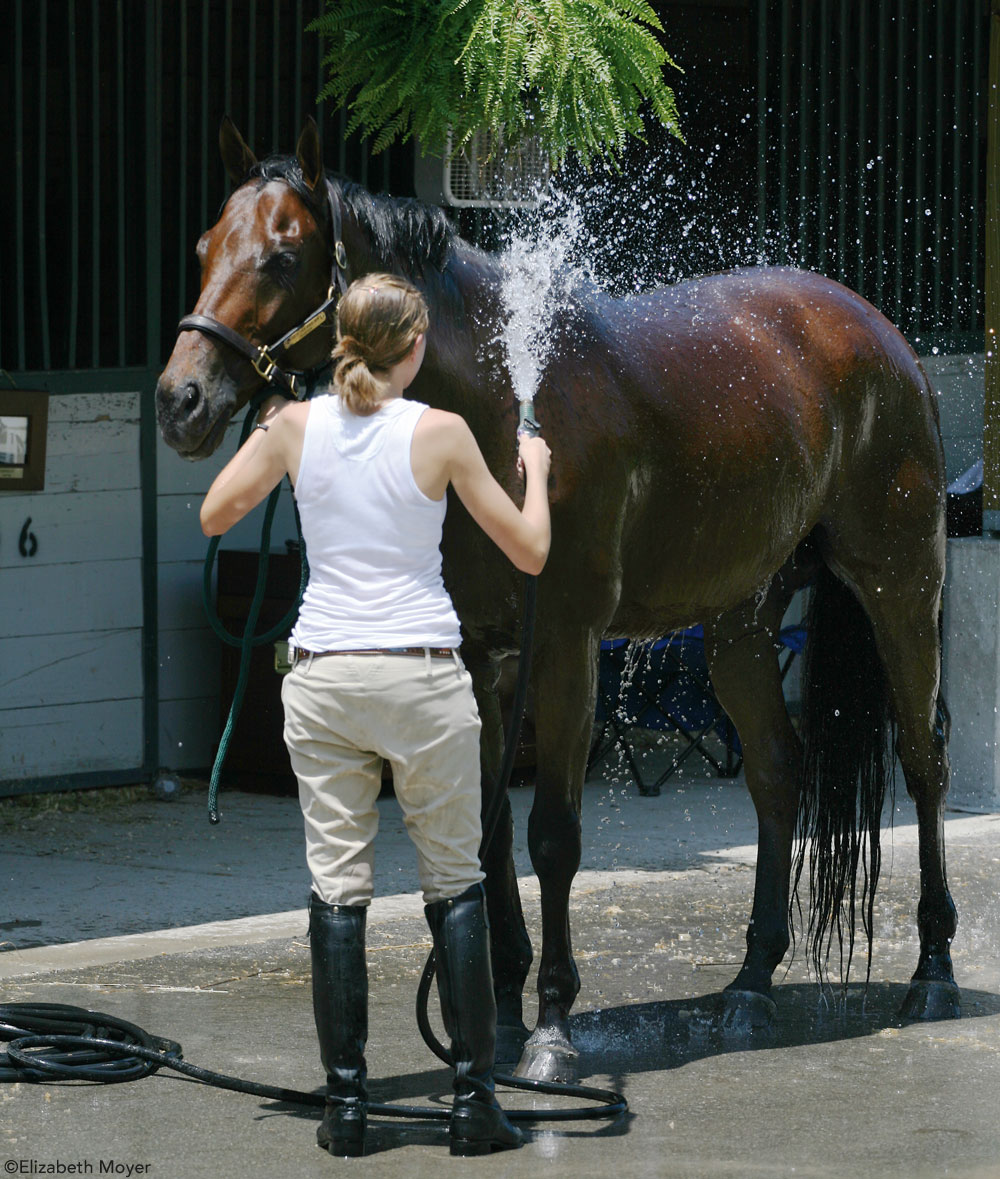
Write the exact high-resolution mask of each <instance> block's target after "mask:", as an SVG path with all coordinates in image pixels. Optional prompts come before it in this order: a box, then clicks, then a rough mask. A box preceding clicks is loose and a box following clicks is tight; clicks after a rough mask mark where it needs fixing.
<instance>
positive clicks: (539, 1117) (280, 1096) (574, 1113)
mask: <svg viewBox="0 0 1000 1179" xmlns="http://www.w3.org/2000/svg"><path fill="white" fill-rule="evenodd" d="M535 591H536V582H535V578H533V577H526V578H525V592H524V617H523V619H522V634H521V656H520V663H519V666H518V675H517V683H516V686H515V689H514V702H513V711H512V715H511V721H510V725H509V727H508V731H507V734H506V744H505V747H504V755H503V759H502V761H501V766H500V776H499V779H498V782H497V788H496V790H495V791H494V795H493V799H492V803H491V807H490V811H489V813H488V815H486V816H485V817H484V820H483V831H484V836H483V843H482V848H483V849H484V850H485V848H486V847H488V846H489V842H490V840H491V839H492V838H493V834H494V832H495V830H496V824H497V821H498V819H499V817H500V813H501V810H502V807H503V801H504V798H505V796H506V792H507V787H508V785H509V783H510V776H511V773H512V771H513V768H514V758H515V756H516V754H517V744H518V740H519V738H520V732H521V723H522V720H523V718H524V708H525V703H526V701H527V693H528V678H529V673H530V665H531V645H532V640H533V637H534V621H535V620H534V615H535ZM433 979H434V952H433V951H431V954H430V956H429V957H428V959H427V962H426V964H425V966H424V971H423V974H422V975H421V979H420V984H419V986H418V988H417V1024H418V1026H419V1027H420V1032H421V1035H422V1036H423V1038H424V1042H425V1043H426V1044H427V1046H428V1048H430V1050H431V1051H432V1052H433V1053H434V1054H435V1056H437V1057H439V1059H441V1060H442V1061H444V1062H445V1064H448V1065H452V1064H453V1063H454V1062H453V1060H452V1058H451V1055H450V1053H449V1052H448V1051H447V1050H446V1049H445V1048H444V1047H443V1046H442V1045H441V1044H440V1043H439V1042H438V1040H437V1038H436V1036H435V1035H434V1032H433V1031H432V1029H431V1026H430V1020H429V1019H428V1014H427V1002H428V997H429V995H430V989H431V983H432V981H433ZM0 1042H6V1043H7V1051H6V1053H5V1054H0V1082H2V1081H12V1082H29V1083H36V1084H38V1083H43V1082H51V1081H56V1080H60V1081H91V1082H94V1081H96V1082H99V1083H101V1084H106V1085H113V1084H120V1083H122V1082H124V1081H137V1080H140V1079H141V1078H143V1077H148V1076H151V1075H152V1074H153V1073H156V1072H158V1071H159V1070H160V1069H161V1068H167V1069H171V1070H172V1071H173V1072H177V1073H181V1074H183V1075H184V1076H186V1077H190V1078H191V1079H192V1080H195V1081H200V1082H202V1083H203V1084H206V1085H212V1086H214V1087H215V1088H218V1089H231V1090H233V1091H234V1092H237V1093H248V1094H250V1095H252V1096H255V1097H265V1098H268V1099H269V1100H271V1101H284V1102H289V1103H291V1104H294V1105H310V1106H316V1107H318V1108H322V1107H323V1106H324V1105H325V1104H326V1100H327V1098H326V1096H325V1095H324V1094H321V1093H304V1092H301V1091H300V1090H297V1089H284V1088H280V1087H277V1086H274V1085H260V1084H257V1083H256V1082H255V1081H244V1080H242V1079H241V1078H239V1077H230V1076H227V1075H226V1074H225V1073H219V1072H214V1071H213V1070H211V1069H205V1068H200V1067H199V1066H198V1065H194V1064H189V1063H188V1062H187V1061H186V1060H184V1058H183V1052H182V1049H181V1046H180V1044H178V1043H176V1041H174V1040H165V1039H163V1038H162V1037H160V1036H152V1035H150V1034H149V1033H148V1032H146V1031H144V1030H143V1029H142V1028H140V1027H137V1026H136V1025H135V1024H131V1023H129V1022H128V1021H127V1020H124V1019H118V1018H117V1017H116V1016H113V1015H105V1014H102V1013H101V1012H98V1011H88V1010H86V1009H85V1008H82V1007H71V1006H66V1005H64V1004H60V1003H5V1004H0ZM494 1077H495V1080H496V1081H497V1082H498V1083H499V1084H502V1085H505V1086H507V1087H509V1088H512V1089H521V1090H526V1091H528V1092H531V1093H540V1094H544V1095H550V1096H558V1097H578V1098H581V1099H583V1100H585V1101H590V1102H595V1103H596V1106H595V1105H591V1106H584V1107H580V1108H574V1109H548V1110H534V1109H531V1110H529V1109H513V1110H505V1111H504V1112H505V1113H506V1114H507V1116H508V1117H509V1118H511V1120H513V1121H521V1122H534V1121H553V1122H566V1121H581V1120H584V1119H590V1118H603V1117H616V1116H617V1115H618V1114H621V1113H624V1112H625V1111H626V1110H627V1109H628V1103H627V1102H626V1100H625V1098H624V1097H623V1096H622V1095H621V1094H620V1093H615V1092H613V1091H612V1090H610V1089H595V1088H591V1087H590V1086H586V1085H564V1084H561V1083H556V1082H553V1081H534V1080H525V1079H522V1078H520V1077H512V1076H507V1075H505V1074H501V1073H495V1074H494ZM368 1110H369V1112H370V1113H371V1114H373V1115H375V1116H376V1117H385V1118H410V1119H423V1120H433V1121H447V1120H448V1119H449V1118H450V1116H451V1110H450V1109H449V1107H447V1106H437V1107H434V1106H412V1105H387V1104H384V1103H380V1102H369V1103H368Z"/></svg>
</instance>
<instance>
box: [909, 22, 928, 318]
mask: <svg viewBox="0 0 1000 1179" xmlns="http://www.w3.org/2000/svg"><path fill="white" fill-rule="evenodd" d="M914 9H915V19H916V22H917V61H916V85H915V89H916V94H915V103H914V105H915V114H916V123H915V126H914V143H913V206H912V207H913V311H914V315H915V326H916V327H918V328H921V329H923V328H924V327H925V326H927V319H926V316H925V315H924V200H925V197H924V151H925V150H926V145H927V140H926V131H925V127H924V70H925V63H924V58H925V56H926V53H927V38H926V31H925V25H924V16H925V10H924V6H923V5H922V4H917V5H915V6H914Z"/></svg>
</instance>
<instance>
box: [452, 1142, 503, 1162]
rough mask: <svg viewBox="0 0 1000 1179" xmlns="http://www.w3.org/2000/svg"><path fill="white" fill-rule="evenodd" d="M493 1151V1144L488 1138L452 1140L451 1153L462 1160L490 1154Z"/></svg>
mask: <svg viewBox="0 0 1000 1179" xmlns="http://www.w3.org/2000/svg"><path fill="white" fill-rule="evenodd" d="M492 1150H493V1143H492V1142H490V1140H489V1139H488V1138H478V1139H477V1138H452V1140H451V1153H452V1154H453V1155H456V1156H457V1157H460V1158H472V1157H473V1156H475V1155H480V1154H489V1153H490V1152H491V1151H492Z"/></svg>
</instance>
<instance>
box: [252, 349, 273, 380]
mask: <svg viewBox="0 0 1000 1179" xmlns="http://www.w3.org/2000/svg"><path fill="white" fill-rule="evenodd" d="M250 363H251V364H252V365H253V367H254V369H255V371H256V372H257V375H258V376H261V377H263V378H264V380H265V381H267V383H268V384H269V385H271V384H273V383H274V373H275V371H276V370H277V368H278V366H277V365H276V364H275V363H274V361H273V360H272V359H271V357H270V356H269V355H268V351H267V349H266V348H261V349H260V351H259V352H258V353H257V355H256V356H255V357H254V358H253V360H251V361H250ZM262 365H263V366H264V367H261V366H262Z"/></svg>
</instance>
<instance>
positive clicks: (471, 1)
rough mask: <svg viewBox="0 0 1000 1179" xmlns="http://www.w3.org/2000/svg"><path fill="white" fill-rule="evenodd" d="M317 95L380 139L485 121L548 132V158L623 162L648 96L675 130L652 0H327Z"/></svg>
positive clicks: (435, 137) (427, 135) (428, 144)
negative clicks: (571, 155) (343, 109)
mask: <svg viewBox="0 0 1000 1179" xmlns="http://www.w3.org/2000/svg"><path fill="white" fill-rule="evenodd" d="M309 28H310V30H312V31H314V32H317V33H319V34H321V36H322V37H323V38H324V41H325V50H326V52H325V56H324V63H325V65H326V71H327V83H326V85H325V87H324V88H323V91H322V94H321V95H320V97H321V98H323V99H332V100H333V102H334V104H335V105H336V106H337V107H342V106H346V107H347V108H348V111H349V112H350V117H349V119H348V124H347V131H348V134H352V133H354V132H355V131H358V132H360V133H361V134H363V135H366V136H369V137H371V138H372V140H373V144H372V147H373V150H374V151H376V152H379V151H382V150H383V149H384V148H386V147H388V146H389V144H390V143H392V142H394V141H395V140H396V139H401V140H402V141H403V142H406V140H408V139H409V138H410V137H411V136H413V135H416V136H417V137H418V138H419V140H420V143H421V146H422V148H423V150H424V151H427V152H431V153H434V154H440V153H441V152H442V151H443V150H444V149H445V145H446V142H447V137H448V133H449V131H450V132H451V136H452V147H453V149H456V150H457V149H458V148H461V147H462V146H463V145H464V144H465V143H467V142H468V141H469V139H471V137H472V135H473V134H474V133H475V132H476V131H477V130H481V129H482V130H487V131H489V132H492V133H493V134H494V135H496V134H497V133H499V131H500V130H501V128H502V129H503V134H504V136H505V138H506V139H507V140H513V139H517V138H520V137H521V136H523V135H525V134H532V135H536V136H538V137H539V139H540V140H541V143H542V146H543V149H544V150H545V151H546V152H547V153H548V155H549V158H550V160H551V161H552V163H553V165H558V164H560V163H562V161H563V160H564V159H565V158H566V156H567V154H568V153H569V152H570V151H571V150H573V151H575V152H576V153H577V155H578V156H579V157H580V159H581V160H582V161H583V163H584V164H585V165H587V164H589V163H591V161H593V160H594V159H606V160H610V161H615V160H617V158H618V157H619V156H620V154H621V152H622V149H623V148H624V146H625V143H626V140H627V138H628V137H629V136H634V137H636V138H638V139H642V138H643V137H644V128H643V119H642V114H641V108H642V105H643V103H644V102H646V103H648V104H649V110H650V112H651V113H652V115H653V117H655V118H656V119H657V120H658V121H659V122H660V123H662V124H663V126H664V127H667V128H668V129H669V130H670V131H671V132H673V134H675V135H677V136H678V137H680V128H679V123H678V116H677V106H676V103H675V101H674V95H673V91H672V90H671V89H670V87H669V86H667V84H666V82H665V81H664V76H663V75H664V68H665V67H667V66H672V67H674V68H677V67H676V63H675V62H674V61H673V60H672V59H671V58H670V56H669V55H668V54H667V53H666V51H665V50H664V49H663V47H662V45H661V44H660V42H659V41H658V40H657V38H656V36H655V35H654V30H655V31H658V32H662V31H663V26H662V25H661V24H660V21H659V19H658V18H657V16H656V13H655V12H654V11H653V9H652V8H651V7H650V5H649V4H648V3H647V0H382V2H379V0H326V12H325V13H324V14H323V15H322V16H319V17H317V18H316V20H314V21H313V22H312V24H310V25H309Z"/></svg>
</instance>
